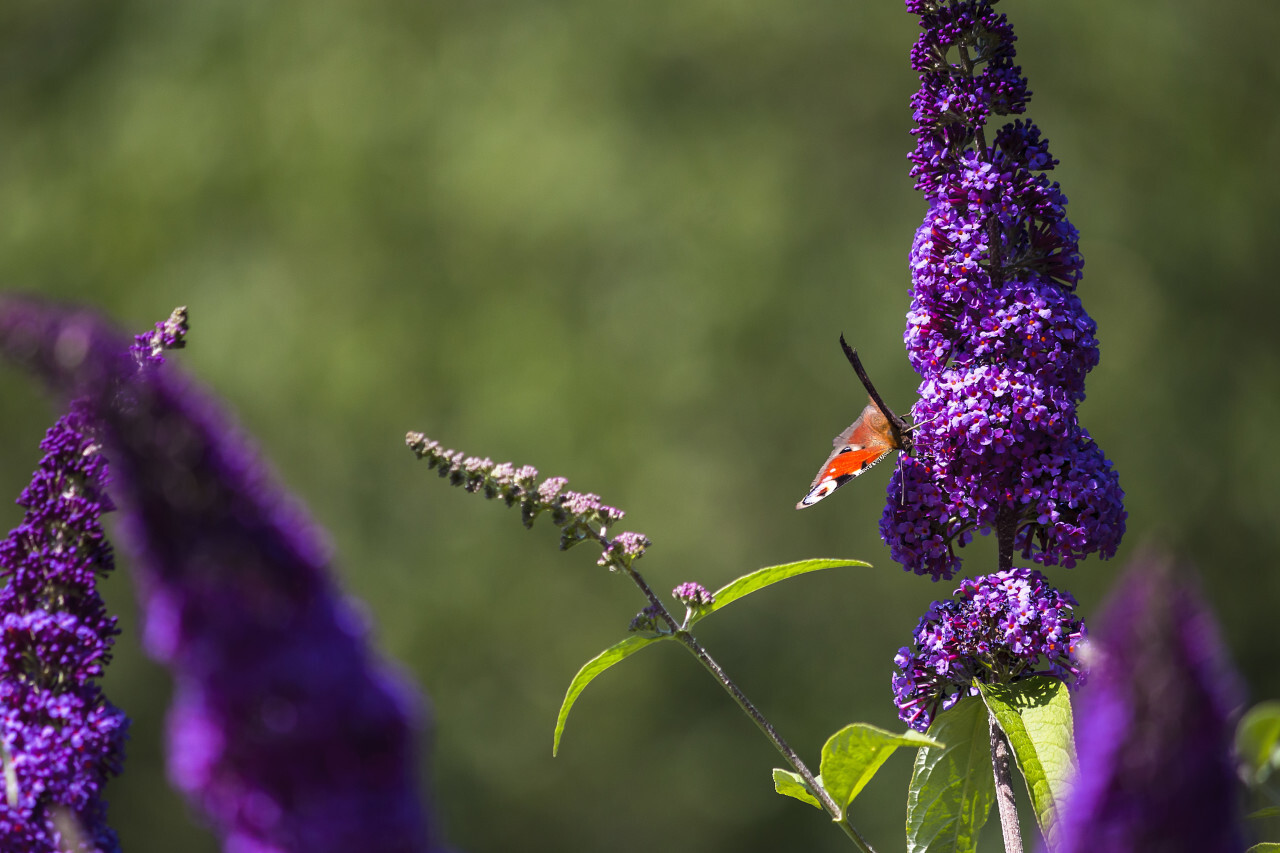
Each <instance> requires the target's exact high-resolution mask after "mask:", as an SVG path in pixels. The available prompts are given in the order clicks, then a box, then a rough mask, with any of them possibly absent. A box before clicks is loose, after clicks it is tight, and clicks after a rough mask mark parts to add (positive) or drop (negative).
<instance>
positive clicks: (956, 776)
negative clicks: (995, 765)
mask: <svg viewBox="0 0 1280 853" xmlns="http://www.w3.org/2000/svg"><path fill="white" fill-rule="evenodd" d="M929 736H930V737H932V738H934V739H935V740H940V741H942V742H943V743H945V744H946V746H944V747H943V748H942V749H921V750H920V751H919V752H917V753H916V768H915V773H913V774H912V776H911V787H910V788H909V789H908V790H907V853H972V851H975V850H977V847H978V833H979V832H980V831H981V830H982V825H983V824H984V823H986V822H987V816H988V815H989V814H990V813H991V805H992V803H994V802H995V799H996V783H995V776H994V774H993V773H992V771H991V736H990V734H989V729H988V728H987V708H986V706H985V705H983V704H982V703H981V702H978V701H976V700H970V699H967V698H966V699H962V700H961V701H960V703H959V704H957V705H956V706H955V707H954V708H952V709H951V710H949V711H943V712H942V713H941V714H939V715H938V716H937V718H936V719H935V720H934V721H933V725H931V726H930V727H929Z"/></svg>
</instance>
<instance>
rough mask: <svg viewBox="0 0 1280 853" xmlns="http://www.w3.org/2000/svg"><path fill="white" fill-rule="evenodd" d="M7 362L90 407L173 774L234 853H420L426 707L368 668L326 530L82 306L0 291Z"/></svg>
mask: <svg viewBox="0 0 1280 853" xmlns="http://www.w3.org/2000/svg"><path fill="white" fill-rule="evenodd" d="M0 351H2V352H3V353H4V355H6V356H7V357H9V358H10V359H12V360H14V361H16V362H17V363H19V364H21V365H23V366H25V367H27V368H28V369H30V370H32V371H33V372H35V373H36V374H38V375H39V376H40V377H41V378H42V379H44V380H45V381H46V382H47V383H48V384H49V385H50V386H51V387H53V388H55V389H58V390H59V391H61V392H63V393H66V394H68V395H71V396H75V397H80V398H83V399H84V400H85V411H86V413H87V416H88V417H89V418H90V419H91V420H92V422H93V423H94V425H95V427H96V428H97V429H99V430H100V431H101V433H102V436H103V439H104V444H105V446H106V450H107V453H108V456H109V457H110V459H111V463H112V466H113V471H114V473H115V477H116V480H115V488H114V490H113V491H114V492H115V493H116V494H117V495H118V496H119V497H120V499H121V500H120V502H121V504H122V505H123V507H124V509H125V526H126V533H127V534H128V541H129V542H130V543H131V544H132V546H133V550H134V551H135V552H136V554H137V561H136V563H137V566H136V568H137V572H136V581H137V588H138V591H139V596H140V598H141V602H142V609H143V617H144V623H145V627H144V642H145V645H146V647H147V649H148V651H149V652H150V653H151V654H152V655H154V656H155V657H156V658H158V659H159V660H161V661H163V662H164V663H166V664H167V665H169V666H170V667H171V668H172V672H173V677H174V704H173V708H172V711H171V714H170V718H169V732H168V744H169V770H170V774H171V776H172V778H173V781H174V782H175V784H176V785H177V786H178V787H179V788H181V789H182V790H183V791H184V793H186V794H187V796H188V797H189V798H191V799H192V800H193V801H194V802H195V803H196V804H197V805H198V806H199V807H200V808H201V809H202V810H203V811H204V813H205V814H206V815H207V816H208V818H209V819H210V821H211V822H212V824H213V826H214V828H215V830H216V831H217V832H218V833H219V834H220V835H221V836H222V837H223V839H224V849H226V850H228V851H237V853H241V852H242V851H254V853H259V851H308V852H309V853H323V851H334V853H337V851H349V850H361V851H374V853H376V851H396V852H397V853H398V852H399V851H406V852H407V851H432V850H437V849H439V848H438V846H437V845H436V842H435V841H434V839H433V836H432V833H431V830H432V827H431V825H430V820H429V817H428V815H427V813H426V811H425V809H424V800H423V796H422V792H421V789H420V785H419V781H418V778H417V777H418V759H417V754H416V752H417V751H416V749H415V748H416V747H417V746H418V745H419V740H420V734H421V732H420V730H421V729H422V728H423V726H424V724H425V713H426V709H425V708H424V707H423V701H422V699H421V697H420V696H419V695H418V694H417V693H416V691H415V690H414V689H413V688H412V687H410V685H409V684H408V683H407V682H406V681H405V680H404V678H403V677H402V676H400V675H399V674H398V673H396V672H394V671H393V670H392V669H391V668H390V667H389V666H387V665H386V664H385V663H383V662H381V661H379V660H377V659H376V658H375V657H374V655H373V653H372V651H371V649H370V648H369V642H368V637H367V633H368V631H367V626H366V625H365V623H364V619H363V618H362V616H361V615H360V613H359V611H358V610H357V608H356V606H355V605H353V603H351V602H349V601H347V600H346V599H345V598H343V597H342V595H341V594H340V592H339V590H338V589H337V587H336V586H335V583H334V579H333V576H332V573H331V571H330V569H329V566H328V558H327V555H326V553H325V549H324V547H323V544H322V542H323V539H322V534H321V532H320V531H319V530H318V529H316V528H315V527H314V525H313V524H312V523H311V522H310V521H309V520H308V519H307V518H306V516H305V515H304V514H303V512H302V510H301V508H300V507H299V506H298V505H297V504H296V503H295V502H293V501H292V500H291V499H290V498H289V496H288V495H287V494H285V493H284V492H283V491H282V490H281V489H280V488H279V487H278V486H276V485H275V483H274V482H273V481H272V478H271V477H270V475H269V474H268V472H267V470H266V469H265V467H264V463H263V462H262V461H261V460H260V459H259V458H258V456H257V455H256V454H255V453H254V451H253V450H252V449H251V448H250V446H249V444H248V442H247V441H246V440H245V439H244V437H242V436H241V435H239V434H238V433H237V431H236V430H235V429H234V427H233V426H232V425H231V423H230V422H229V421H228V420H227V418H226V417H225V416H224V415H223V414H222V413H221V412H220V411H219V410H218V409H217V407H216V406H215V405H214V403H213V402H212V401H211V400H209V399H208V398H207V397H206V396H205V395H204V394H202V393H200V392H198V391H197V390H196V389H194V388H192V387H191V386H190V385H189V384H188V383H187V382H186V381H185V380H184V379H183V378H182V377H181V376H180V375H179V374H176V373H174V372H173V371H171V370H170V369H169V367H167V366H166V367H165V368H164V369H147V370H142V371H140V372H139V371H136V370H135V356H134V355H133V353H131V352H130V348H129V347H128V344H127V342H126V341H125V340H123V339H122V338H121V337H119V336H118V335H117V334H115V333H114V332H113V331H112V330H111V329H110V328H109V327H107V326H106V324H104V323H103V322H102V321H100V320H99V319H98V318H97V317H95V316H94V315H92V314H89V313H86V312H81V311H75V310H70V309H66V308H58V307H52V306H49V305H47V304H43V303H39V302H35V301H31V300H23V299H17V298H5V299H0Z"/></svg>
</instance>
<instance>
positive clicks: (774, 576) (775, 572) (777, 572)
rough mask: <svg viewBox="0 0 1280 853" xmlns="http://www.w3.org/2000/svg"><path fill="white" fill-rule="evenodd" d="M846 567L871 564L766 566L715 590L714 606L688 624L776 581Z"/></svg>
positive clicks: (837, 562)
mask: <svg viewBox="0 0 1280 853" xmlns="http://www.w3.org/2000/svg"><path fill="white" fill-rule="evenodd" d="M846 566H858V567H862V568H870V566H871V564H870V563H864V562H862V561H861V560H831V559H821V560H801V561H800V562H798V563H784V564H783V565H781V566H768V567H766V568H763V569H757V570H756V571H754V572H752V573H751V574H749V575H743V576H742V577H740V578H738V579H737V580H734V581H730V582H729V583H727V584H725V585H724V586H722V587H721V588H720V589H718V590H716V592H715V596H716V601H715V604H712V605H711V606H710V607H707V608H706V609H704V610H702V611H701V612H699V613H695V614H694V615H693V618H692V619H690V620H689V624H690V625H692V624H694V623H695V622H698V621H699V620H701V619H702V618H704V617H705V616H707V614H709V613H714V612H716V611H717V610H719V609H720V608H722V607H724V606H726V605H728V604H731V603H732V602H734V601H737V600H738V599H739V598H742V597H743V596H744V595H750V594H751V593H753V592H755V591H756V590H760V589H764V588H765V587H766V586H769V585H770V584H775V583H777V582H778V581H781V580H786V579H787V578H793V577H795V576H796V575H803V574H807V573H808V572H818V571H822V570H823V569H839V568H844V567H846Z"/></svg>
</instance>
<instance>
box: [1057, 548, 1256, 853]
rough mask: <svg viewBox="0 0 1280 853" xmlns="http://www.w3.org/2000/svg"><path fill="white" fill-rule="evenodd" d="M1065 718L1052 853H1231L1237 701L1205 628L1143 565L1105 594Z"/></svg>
mask: <svg viewBox="0 0 1280 853" xmlns="http://www.w3.org/2000/svg"><path fill="white" fill-rule="evenodd" d="M1088 651H1089V658H1090V671H1089V685H1088V687H1087V688H1086V689H1084V690H1082V691H1081V692H1080V702H1079V707H1078V711H1077V715H1076V731H1077V733H1078V738H1079V755H1080V772H1079V774H1078V776H1077V779H1076V787H1075V791H1074V793H1073V794H1072V796H1071V798H1070V799H1069V800H1068V801H1067V803H1066V805H1065V807H1064V810H1063V819H1062V835H1061V846H1060V847H1058V848H1057V853H1077V851H1086V850H1087V851H1090V853H1128V851H1131V850H1161V851H1168V853H1182V851H1186V853H1192V851H1195V853H1227V851H1231V853H1236V852H1237V851H1240V850H1243V849H1244V846H1245V845H1244V842H1243V838H1242V836H1241V833H1240V828H1239V825H1238V823H1237V820H1238V813H1237V800H1236V791H1237V780H1236V777H1235V772H1234V766H1233V761H1232V741H1233V735H1232V732H1233V730H1234V726H1233V724H1232V720H1233V717H1234V713H1235V711H1236V709H1237V708H1238V707H1239V705H1240V702H1241V699H1242V691H1241V688H1240V684H1239V681H1238V680H1237V676H1236V674H1235V670H1234V668H1233V667H1232V665H1231V661H1230V659H1229V658H1228V657H1227V654H1226V652H1225V650H1224V649H1223V646H1222V643H1221V641H1220V640H1219V637H1218V630H1217V626H1216V625H1215V624H1214V620H1213V616H1212V615H1211V614H1210V612H1209V610H1208V609H1207V608H1206V607H1205V605H1204V604H1203V603H1202V602H1201V601H1200V599H1199V596H1198V595H1197V593H1196V591H1195V589H1194V587H1193V586H1192V585H1191V584H1188V583H1185V582H1183V581H1179V580H1177V579H1176V578H1174V577H1173V575H1172V573H1171V572H1170V571H1169V570H1168V569H1167V567H1165V566H1162V565H1160V564H1159V563H1158V562H1154V561H1151V560H1148V561H1147V562H1146V563H1145V564H1141V565H1138V566H1135V567H1134V568H1133V569H1131V570H1130V571H1129V572H1128V573H1127V574H1126V575H1125V576H1124V578H1122V580H1121V582H1120V585H1119V586H1118V588H1117V589H1116V590H1115V591H1114V592H1113V593H1112V595H1111V598H1110V601H1109V602H1108V604H1107V606H1106V608H1105V611H1104V613H1103V616H1102V619H1101V628H1099V630H1098V632H1097V635H1096V637H1095V638H1094V640H1093V641H1092V644H1091V646H1090V648H1089V649H1088Z"/></svg>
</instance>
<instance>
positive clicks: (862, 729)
mask: <svg viewBox="0 0 1280 853" xmlns="http://www.w3.org/2000/svg"><path fill="white" fill-rule="evenodd" d="M900 746H914V747H919V748H921V749H928V748H940V747H941V746H942V744H941V743H939V742H938V741H936V740H934V739H933V738H931V737H927V736H925V735H922V734H920V733H919V732H917V731H911V730H907V731H906V732H905V733H903V734H895V733H894V732H889V731H885V730H884V729H880V728H876V727H875V726H870V725H867V724H866V723H853V724H851V725H848V726H845V727H844V728H843V729H841V730H840V731H838V732H836V733H835V734H833V735H832V736H831V737H830V738H829V739H828V740H827V742H826V744H825V745H824V746H823V747H822V779H823V783H822V785H823V787H824V788H826V789H827V793H829V794H831V796H832V798H833V799H834V800H835V801H836V803H837V804H838V805H839V806H840V808H841V810H843V809H846V808H848V807H849V803H851V802H853V799H854V797H856V796H858V794H859V793H860V792H861V791H862V789H863V788H864V787H865V786H866V784H867V783H868V782H870V781H871V777H873V776H875V775H876V771H877V770H879V769H880V767H881V765H883V764H884V763H885V761H886V760H887V759H888V758H889V756H890V755H892V754H893V752H894V750H896V749H897V748H898V747H900Z"/></svg>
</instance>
